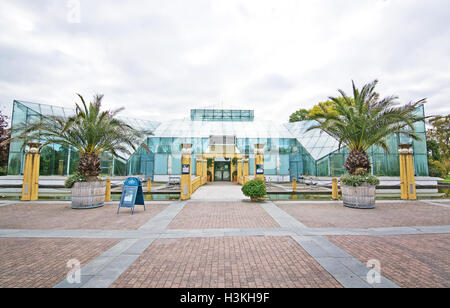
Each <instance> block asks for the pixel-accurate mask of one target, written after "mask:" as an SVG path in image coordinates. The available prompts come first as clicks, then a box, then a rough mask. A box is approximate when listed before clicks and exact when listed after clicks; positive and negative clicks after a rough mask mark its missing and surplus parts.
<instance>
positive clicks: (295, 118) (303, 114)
mask: <svg viewBox="0 0 450 308" xmlns="http://www.w3.org/2000/svg"><path fill="white" fill-rule="evenodd" d="M338 99H339V100H342V98H338ZM334 106H335V103H334V102H333V101H332V100H328V101H325V102H320V103H318V104H317V105H315V106H314V107H312V108H311V109H300V110H297V111H296V112H294V113H293V114H292V115H291V117H290V121H289V122H291V123H293V122H300V121H306V120H311V118H313V117H315V116H318V115H320V114H323V111H322V109H323V108H326V109H327V110H328V112H329V113H332V112H335V111H334Z"/></svg>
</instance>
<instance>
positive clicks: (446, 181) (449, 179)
mask: <svg viewBox="0 0 450 308" xmlns="http://www.w3.org/2000/svg"><path fill="white" fill-rule="evenodd" d="M439 183H450V178H446V179H445V180H443V181H439Z"/></svg>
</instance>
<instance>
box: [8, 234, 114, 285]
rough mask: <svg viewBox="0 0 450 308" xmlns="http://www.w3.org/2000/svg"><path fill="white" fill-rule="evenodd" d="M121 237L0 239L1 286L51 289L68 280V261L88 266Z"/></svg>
mask: <svg viewBox="0 0 450 308" xmlns="http://www.w3.org/2000/svg"><path fill="white" fill-rule="evenodd" d="M117 242H118V240H106V239H42V238H41V239H29V238H8V239H5V238H1V239H0V288H29V287H32V288H51V287H53V286H54V285H55V284H56V283H58V282H60V281H61V280H63V279H65V277H66V275H67V273H68V272H69V270H70V269H69V268H67V267H66V266H67V262H68V261H69V260H71V259H77V260H79V261H80V263H81V265H82V266H83V265H85V264H86V263H88V262H90V261H91V260H92V259H94V258H96V257H97V256H99V255H100V254H101V253H103V252H104V251H106V250H108V249H109V248H111V247H112V246H114V245H115V244H116V243H117Z"/></svg>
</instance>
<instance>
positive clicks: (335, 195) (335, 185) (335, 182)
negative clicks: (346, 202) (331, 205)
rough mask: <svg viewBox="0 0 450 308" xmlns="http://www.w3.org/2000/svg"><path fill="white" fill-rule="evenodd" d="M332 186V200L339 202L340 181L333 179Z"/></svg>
mask: <svg viewBox="0 0 450 308" xmlns="http://www.w3.org/2000/svg"><path fill="white" fill-rule="evenodd" d="M331 186H332V193H331V199H333V200H339V188H338V180H337V179H333V180H332V185H331Z"/></svg>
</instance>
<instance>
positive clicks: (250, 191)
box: [242, 179, 267, 198]
mask: <svg viewBox="0 0 450 308" xmlns="http://www.w3.org/2000/svg"><path fill="white" fill-rule="evenodd" d="M242 192H243V193H244V195H245V196H247V197H250V198H264V197H265V196H266V194H267V190H266V184H265V183H264V181H263V180H261V179H255V180H252V181H249V182H247V183H246V184H245V185H244V187H242Z"/></svg>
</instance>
